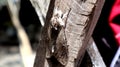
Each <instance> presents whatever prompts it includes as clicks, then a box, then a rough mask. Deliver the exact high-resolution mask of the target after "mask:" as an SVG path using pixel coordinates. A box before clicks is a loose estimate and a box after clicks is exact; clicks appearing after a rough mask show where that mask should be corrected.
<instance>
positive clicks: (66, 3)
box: [34, 0, 104, 67]
mask: <svg viewBox="0 0 120 67" xmlns="http://www.w3.org/2000/svg"><path fill="white" fill-rule="evenodd" d="M103 4H104V0H51V2H50V5H49V9H48V12H47V16H46V21H45V26H44V27H43V29H42V33H41V39H40V45H39V47H38V50H37V55H36V59H35V64H34V67H45V60H46V59H47V61H48V66H49V67H79V66H80V63H81V60H82V56H83V54H84V52H85V50H86V47H87V44H88V41H89V39H90V37H91V35H92V32H93V29H94V27H95V25H96V23H97V20H98V18H99V16H100V12H101V10H102V6H103ZM55 9H58V12H59V13H62V15H64V14H65V13H66V12H68V15H67V17H66V21H64V20H63V19H62V21H63V22H64V23H65V27H62V26H60V27H57V30H56V29H54V27H52V26H51V25H52V24H51V23H52V21H51V18H53V17H54V14H55V12H54V10H55Z"/></svg>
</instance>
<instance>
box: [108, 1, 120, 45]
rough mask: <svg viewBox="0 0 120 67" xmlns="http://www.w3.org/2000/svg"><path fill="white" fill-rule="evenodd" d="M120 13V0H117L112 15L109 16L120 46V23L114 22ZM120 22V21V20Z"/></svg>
mask: <svg viewBox="0 0 120 67" xmlns="http://www.w3.org/2000/svg"><path fill="white" fill-rule="evenodd" d="M118 15H120V0H116V1H115V3H114V5H113V7H112V10H111V12H110V16H109V19H108V20H109V25H110V27H111V28H112V30H113V32H114V36H115V39H116V41H117V42H118V44H119V46H120V24H116V23H114V21H113V20H114V19H115V18H116V16H118ZM118 22H119V23H120V21H118Z"/></svg>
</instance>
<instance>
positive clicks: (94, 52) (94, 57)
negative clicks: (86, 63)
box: [87, 38, 106, 67]
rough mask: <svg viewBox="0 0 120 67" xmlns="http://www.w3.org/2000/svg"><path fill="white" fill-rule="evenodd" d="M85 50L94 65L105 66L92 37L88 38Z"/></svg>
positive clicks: (95, 66)
mask: <svg viewBox="0 0 120 67" xmlns="http://www.w3.org/2000/svg"><path fill="white" fill-rule="evenodd" d="M87 52H88V54H89V56H90V58H91V61H92V64H93V66H94V67H106V65H105V63H104V61H103V58H102V56H101V55H100V52H99V50H98V48H97V46H96V44H95V43H94V41H93V39H92V38H91V39H90V40H89V46H88V47H87Z"/></svg>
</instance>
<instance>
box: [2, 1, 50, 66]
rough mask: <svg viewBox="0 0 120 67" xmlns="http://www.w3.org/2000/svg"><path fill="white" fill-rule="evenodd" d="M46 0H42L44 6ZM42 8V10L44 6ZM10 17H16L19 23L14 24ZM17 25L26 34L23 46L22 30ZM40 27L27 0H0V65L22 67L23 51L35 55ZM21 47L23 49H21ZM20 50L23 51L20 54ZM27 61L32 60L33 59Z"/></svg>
mask: <svg viewBox="0 0 120 67" xmlns="http://www.w3.org/2000/svg"><path fill="white" fill-rule="evenodd" d="M41 1H42V0H41ZM47 2H49V0H44V1H42V3H43V5H44V6H45V7H46V8H47V7H48V5H49V4H48V3H47ZM41 5H42V4H41ZM43 5H42V6H43ZM46 5H47V6H46ZM16 7H17V9H16ZM11 8H12V9H11ZM42 9H43V10H44V8H42ZM15 14H16V15H15ZM14 15H15V16H14ZM17 16H18V17H17ZM12 17H16V19H17V21H18V24H19V23H20V24H19V25H18V26H15V23H17V22H16V21H14V20H16V19H13V18H12ZM41 17H42V18H45V17H43V16H41ZM19 26H20V28H21V30H23V34H26V35H27V36H25V37H26V38H27V39H28V43H27V44H28V46H24V43H22V40H21V39H22V38H21V37H20V36H22V35H21V33H22V32H20V31H19V29H17V27H19ZM40 29H41V24H40V21H39V18H38V16H37V14H36V12H35V9H34V8H33V7H32V4H31V2H30V1H29V0H0V67H24V66H25V64H24V63H26V60H24V58H23V56H24V54H25V52H30V53H28V55H33V56H32V57H35V52H36V49H37V47H38V45H39V38H40ZM19 33H20V34H19ZM24 39H25V38H24ZM21 44H22V46H21ZM25 45H26V44H25ZM21 47H23V48H21ZM24 47H25V50H24ZM27 48H30V49H27ZM21 49H23V50H24V51H21ZM22 52H24V53H23V54H22ZM25 55H26V54H25ZM28 55H26V57H28ZM26 57H25V58H26ZM28 59H30V58H28ZM28 59H27V60H28ZM24 61H25V62H24ZM29 61H33V62H34V60H29ZM29 65H30V63H29ZM25 67H33V66H25Z"/></svg>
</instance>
